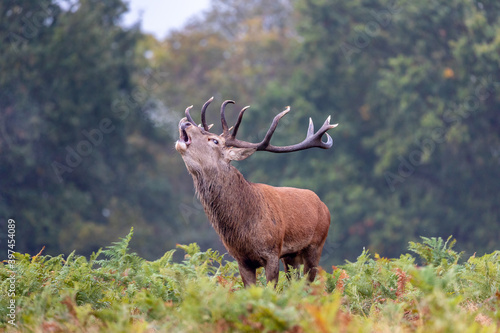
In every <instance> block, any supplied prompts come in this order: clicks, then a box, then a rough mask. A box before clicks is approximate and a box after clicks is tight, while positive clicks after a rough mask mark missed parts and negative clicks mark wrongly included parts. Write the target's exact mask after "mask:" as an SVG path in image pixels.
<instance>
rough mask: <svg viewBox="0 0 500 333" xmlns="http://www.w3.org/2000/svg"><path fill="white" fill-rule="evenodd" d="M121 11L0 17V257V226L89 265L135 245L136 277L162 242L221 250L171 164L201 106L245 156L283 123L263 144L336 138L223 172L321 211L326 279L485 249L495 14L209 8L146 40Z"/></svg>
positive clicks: (473, 6) (373, 6) (495, 106)
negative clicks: (422, 239) (439, 246)
mask: <svg viewBox="0 0 500 333" xmlns="http://www.w3.org/2000/svg"><path fill="white" fill-rule="evenodd" d="M126 12H127V4H126V2H124V1H121V0H105V1H97V0H79V1H55V0H37V1H33V0H17V1H13V0H6V1H2V2H1V3H0V16H1V19H0V43H1V46H0V49H1V51H2V52H1V53H0V73H1V74H0V87H1V89H0V191H1V192H0V220H1V221H5V223H4V222H2V224H1V225H2V226H5V227H2V231H1V232H0V244H6V243H7V227H6V224H7V220H8V219H9V218H10V219H14V220H15V221H16V251H17V252H21V253H25V252H27V253H31V254H36V253H38V252H39V251H40V250H41V249H42V247H45V250H44V253H45V254H49V255H58V254H60V253H65V254H69V253H70V252H72V251H73V250H76V252H77V253H79V254H82V255H89V254H90V253H92V252H93V251H96V250H97V249H99V248H100V247H103V246H105V245H108V244H110V243H111V242H112V241H115V240H116V239H117V238H118V237H122V236H124V235H126V234H127V233H128V231H129V230H130V228H131V227H134V230H135V235H134V238H133V239H132V242H131V244H130V247H131V248H132V249H133V250H134V251H135V252H137V253H138V254H139V255H141V256H143V257H145V258H148V259H151V260H152V259H156V258H159V257H161V256H162V255H163V254H164V253H165V251H167V250H169V249H172V248H174V247H175V244H176V243H181V244H188V243H191V242H197V243H198V244H199V245H200V247H201V248H202V249H207V248H214V249H217V250H221V251H222V252H225V251H224V250H223V247H222V244H221V243H220V241H219V239H218V236H217V235H216V234H215V232H214V231H213V229H212V228H211V226H210V224H209V223H208V221H207V219H206V217H205V214H204V212H203V209H202V207H201V205H200V203H199V202H198V200H197V199H196V196H195V193H194V188H193V184H192V180H191V177H190V176H189V174H188V173H187V171H186V169H185V166H184V164H183V162H182V159H181V157H180V156H179V154H178V153H177V152H176V151H175V149H174V148H173V146H174V142H175V140H176V139H177V137H178V131H177V123H178V121H179V120H180V118H181V117H182V116H183V111H184V109H185V108H186V107H187V106H189V105H192V104H194V106H195V108H196V109H198V110H199V108H200V107H201V105H202V104H203V103H204V102H205V101H206V100H207V99H208V98H210V97H211V96H214V97H215V102H214V103H213V104H215V105H212V106H211V107H210V109H209V111H208V112H207V114H208V116H207V117H208V120H209V122H213V123H214V124H215V127H214V128H216V129H217V130H219V131H220V122H219V117H218V107H217V106H218V105H220V103H221V102H222V101H223V100H225V99H233V100H235V101H236V105H235V107H234V108H233V109H230V110H228V112H227V113H228V118H229V119H228V120H229V122H234V120H235V118H236V114H237V112H238V111H239V109H241V108H242V107H243V106H245V105H251V109H249V110H248V111H247V115H246V116H245V119H244V122H243V124H242V127H241V130H240V134H239V136H240V138H242V139H245V140H247V141H257V140H260V139H261V138H262V137H263V135H264V134H265V131H266V130H267V128H268V126H269V123H270V122H271V120H272V118H273V117H274V115H275V114H277V113H278V112H280V111H282V110H283V109H284V108H285V107H286V106H288V105H290V106H291V112H290V113H289V114H288V115H287V116H286V117H285V118H283V119H282V121H281V122H280V126H279V127H278V129H277V131H276V134H275V136H274V137H273V143H275V144H278V145H280V144H281V145H285V144H293V143H296V142H299V141H301V140H302V139H303V137H304V136H305V133H306V128H307V124H308V118H309V117H312V119H313V120H314V121H315V123H316V126H319V125H320V124H321V122H322V121H324V119H326V117H327V116H328V115H330V114H331V115H332V123H337V122H338V123H339V124H340V125H339V127H337V128H335V129H334V130H332V131H331V135H332V137H333V139H334V146H333V148H332V149H330V150H326V151H325V150H320V149H312V150H308V151H303V152H298V153H292V154H284V155H275V154H269V153H265V152H262V153H258V154H255V155H254V156H252V157H251V158H249V159H248V160H245V161H244V162H238V163H235V165H236V167H237V168H238V169H239V170H240V171H241V172H242V173H243V174H244V175H245V177H246V178H247V179H248V180H250V181H253V182H263V183H267V184H271V185H275V186H293V187H302V188H309V189H311V190H313V191H315V192H316V193H317V194H318V195H319V196H320V197H321V198H322V200H323V201H324V202H325V203H326V204H327V206H328V207H329V208H330V211H331V214H332V225H331V229H330V233H329V236H328V239H327V243H326V245H325V248H324V251H323V257H322V261H321V264H322V265H324V266H328V265H332V264H341V263H343V262H344V261H345V260H346V259H347V260H353V259H355V258H356V257H357V256H358V255H359V253H360V252H361V251H362V249H363V248H367V249H370V251H372V252H375V253H379V254H380V255H381V256H384V257H394V256H399V254H400V253H401V252H402V251H405V249H406V247H407V243H408V242H409V241H415V240H418V239H419V238H418V236H427V237H443V238H445V239H446V238H447V237H448V236H449V235H453V237H454V238H456V239H457V240H458V243H457V244H459V250H463V251H465V252H466V257H468V256H470V255H472V254H473V253H475V252H477V253H478V255H481V254H484V253H487V252H492V251H493V250H496V249H498V238H499V233H498V230H499V220H500V181H499V174H500V19H499V18H500V3H499V2H498V1H495V0H485V1H472V0H450V1H447V2H439V1H430V0H423V1H418V2H415V1H409V0H406V1H405V0H401V1H392V0H390V1H389V0H353V1H348V2H346V1H339V0H280V1H275V0H273V1H271V0H246V1H242V0H212V3H211V6H210V8H209V9H208V10H207V11H205V12H204V13H203V15H201V16H199V17H198V18H193V19H192V20H191V21H190V22H189V23H188V24H187V25H186V26H185V27H183V28H182V29H179V30H175V31H173V32H171V33H169V35H168V36H167V37H166V38H165V39H162V40H158V39H157V38H155V37H154V36H152V35H148V34H145V33H143V32H141V30H140V24H137V25H136V26H133V27H124V26H123V24H122V21H123V15H124V13H126ZM192 114H193V115H194V117H195V119H199V118H197V117H199V114H197V113H196V112H192ZM5 247H6V245H5Z"/></svg>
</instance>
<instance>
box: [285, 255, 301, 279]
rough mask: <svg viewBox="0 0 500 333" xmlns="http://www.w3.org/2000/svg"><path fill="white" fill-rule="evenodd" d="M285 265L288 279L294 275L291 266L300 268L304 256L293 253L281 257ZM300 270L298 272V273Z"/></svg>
mask: <svg viewBox="0 0 500 333" xmlns="http://www.w3.org/2000/svg"><path fill="white" fill-rule="evenodd" d="M281 261H282V262H283V265H284V266H285V273H286V277H287V279H288V280H290V279H291V278H292V277H291V275H290V267H292V268H293V269H299V268H300V265H301V264H303V261H302V258H301V257H300V256H299V255H298V254H291V255H287V256H285V257H283V258H281ZM298 273H299V272H297V274H298Z"/></svg>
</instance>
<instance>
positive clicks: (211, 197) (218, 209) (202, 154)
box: [176, 102, 333, 285]
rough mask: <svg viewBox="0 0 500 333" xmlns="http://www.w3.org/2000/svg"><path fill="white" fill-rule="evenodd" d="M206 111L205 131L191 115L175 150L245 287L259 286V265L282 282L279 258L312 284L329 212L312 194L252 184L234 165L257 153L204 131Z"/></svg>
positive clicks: (251, 148) (183, 127) (287, 266)
mask: <svg viewBox="0 0 500 333" xmlns="http://www.w3.org/2000/svg"><path fill="white" fill-rule="evenodd" d="M207 103H209V102H207ZM207 103H206V105H205V106H204V110H205V109H206V106H207V105H208V104H207ZM203 112H204V111H202V121H203V125H204V126H203V128H201V127H198V126H196V125H195V124H194V123H193V122H191V121H189V120H188V119H189V118H190V116H188V118H184V119H183V120H181V122H180V125H179V132H180V139H179V141H177V143H176V149H177V150H178V151H179V152H180V153H181V155H182V157H183V159H184V162H185V164H186V167H187V169H188V171H189V173H190V174H191V175H192V177H193V181H194V185H195V188H196V192H197V193H198V195H199V198H200V201H201V203H202V205H203V207H204V210H205V213H206V215H207V217H208V219H209V221H210V222H211V224H212V226H213V228H214V229H215V231H216V232H217V233H218V235H219V236H220V238H221V240H222V242H223V244H224V246H225V247H226V249H227V250H228V252H229V253H230V254H231V255H232V256H233V257H234V258H235V259H236V261H237V262H238V266H239V270H240V275H241V277H242V280H243V283H244V284H245V285H248V284H252V283H255V282H256V269H257V268H259V267H264V268H265V271H266V278H267V280H268V282H269V281H277V279H278V276H279V260H280V259H281V260H282V261H283V263H284V266H285V271H286V272H288V270H289V266H291V267H293V268H299V266H300V265H301V264H304V271H305V272H306V273H308V278H309V280H310V281H313V280H314V278H315V275H316V267H317V266H318V263H319V259H320V256H321V251H322V248H323V245H324V243H325V241H326V237H327V235H328V229H329V227H330V212H329V210H328V208H327V207H326V205H325V204H324V203H323V202H322V201H321V200H320V199H319V198H318V196H317V195H316V194H315V193H314V192H312V191H309V190H303V189H296V188H290V187H273V186H269V185H265V184H255V183H251V182H248V181H247V180H246V179H245V178H244V177H243V175H242V174H241V173H240V172H239V171H238V170H237V169H236V168H235V167H234V166H232V165H231V164H230V162H231V161H232V160H241V159H244V158H246V157H248V156H250V155H251V154H252V153H253V152H255V151H256V150H258V149H257V148H256V147H255V146H251V147H235V146H233V145H230V142H231V141H230V140H231V137H229V136H228V135H227V134H226V135H225V136H224V135H222V136H218V135H215V134H212V133H210V132H208V131H207V130H205V129H207V128H208V126H206V124H205V123H204V114H203ZM222 112H223V111H222ZM186 114H187V115H189V113H188V110H187V112H186ZM239 121H241V114H240V119H239ZM276 124H277V122H276ZM237 125H239V122H238V123H237ZM329 126H333V125H329ZM223 128H224V121H223ZM235 128H236V130H237V126H235ZM226 129H227V127H226ZM226 129H225V133H227V132H226ZM328 129H329V128H328ZM318 132H320V131H318ZM233 134H234V131H233ZM233 139H234V137H233ZM319 139H321V136H320V138H319ZM228 141H229V142H228ZM238 143H241V142H240V141H238ZM245 144H246V143H245ZM245 144H242V145H245ZM240 145H241V144H240ZM277 148H279V149H281V147H277ZM302 149H305V148H302Z"/></svg>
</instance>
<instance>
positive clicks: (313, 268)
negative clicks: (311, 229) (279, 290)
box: [303, 247, 321, 282]
mask: <svg viewBox="0 0 500 333" xmlns="http://www.w3.org/2000/svg"><path fill="white" fill-rule="evenodd" d="M303 256H304V262H305V263H304V275H305V274H307V279H308V280H309V282H313V281H314V278H315V277H316V273H317V272H318V268H317V267H318V265H319V259H320V256H321V248H320V249H318V248H317V247H309V248H308V249H307V250H306V251H304V254H303Z"/></svg>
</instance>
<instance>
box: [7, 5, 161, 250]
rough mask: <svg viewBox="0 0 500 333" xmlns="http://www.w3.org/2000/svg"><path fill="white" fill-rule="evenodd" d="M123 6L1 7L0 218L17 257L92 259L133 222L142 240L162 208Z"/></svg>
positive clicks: (132, 36)
mask: <svg viewBox="0 0 500 333" xmlns="http://www.w3.org/2000/svg"><path fill="white" fill-rule="evenodd" d="M126 9H127V7H126V6H125V4H124V3H123V2H122V1H120V0H107V1H93V0H82V1H79V2H59V1H48V0H45V1H27V0H26V1H4V2H2V4H1V5H0V15H1V16H2V20H1V22H2V24H1V25H0V40H1V41H2V45H4V46H3V47H2V49H3V52H2V56H1V57H0V67H1V68H2V78H1V80H2V83H1V85H2V87H3V88H2V90H1V94H2V98H1V99H0V119H1V122H0V123H1V141H0V149H1V150H2V152H3V155H4V157H3V158H2V163H1V166H0V173H1V174H2V177H1V179H0V187H1V189H2V195H1V198H0V216H2V219H4V220H5V219H6V218H13V219H15V220H16V222H17V224H16V225H17V235H18V237H17V239H16V245H17V247H16V250H17V251H20V252H25V251H26V252H31V253H36V252H38V251H39V250H40V249H41V248H42V246H46V251H47V253H49V254H54V253H59V252H60V251H63V252H66V253H69V252H70V251H72V250H73V249H77V250H79V252H80V253H84V254H85V253H90V251H93V250H96V249H97V248H99V247H100V246H102V244H105V242H107V241H110V240H111V239H114V238H115V236H114V233H118V232H119V233H123V232H124V231H126V230H128V229H129V228H130V225H131V224H134V225H138V226H140V227H138V228H137V227H136V228H137V230H141V232H140V233H141V234H142V236H141V240H139V242H142V243H143V244H142V245H144V244H146V243H147V240H146V239H145V238H146V237H147V236H148V235H151V234H152V232H153V231H152V226H151V225H147V224H146V220H147V219H148V218H151V214H150V213H149V212H150V211H151V210H153V209H151V207H153V208H154V209H156V211H157V210H158V207H163V209H165V208H166V207H165V206H166V205H165V203H164V202H165V201H164V200H167V202H168V198H169V196H170V193H169V188H168V184H165V183H164V184H163V185H164V187H163V188H159V187H158V185H159V183H158V182H157V181H156V179H155V177H157V174H156V175H148V173H149V172H152V171H154V170H155V169H154V166H150V165H149V164H148V163H151V164H153V162H154V159H155V157H154V154H153V152H152V150H153V149H154V145H153V147H151V145H149V146H148V145H146V144H145V141H148V135H147V133H150V131H151V124H150V123H149V122H148V121H147V120H146V119H145V118H144V116H143V115H141V112H140V110H141V107H142V106H143V104H144V103H145V102H146V100H147V95H148V94H149V90H150V89H149V86H148V84H147V83H144V80H145V79H144V80H142V81H141V80H138V79H136V78H135V77H134V74H135V73H136V54H135V45H136V43H137V41H138V40H139V37H140V34H139V32H138V30H137V28H132V29H125V28H122V27H121V26H120V25H119V23H120V18H121V15H122V14H123V13H124V12H125V11H126ZM141 76H142V77H145V76H144V75H141ZM149 81H152V80H149ZM149 137H150V138H152V139H154V134H149ZM153 143H154V140H153ZM144 146H148V149H145V148H144ZM156 195H158V196H163V200H161V202H159V201H160V198H156ZM148 198H151V200H146V199H148ZM155 219H156V220H158V214H157V215H156V216H155ZM144 251H145V252H146V253H147V252H148V251H149V253H151V248H149V249H147V246H146V249H145V250H144ZM160 252H161V251H160Z"/></svg>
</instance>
